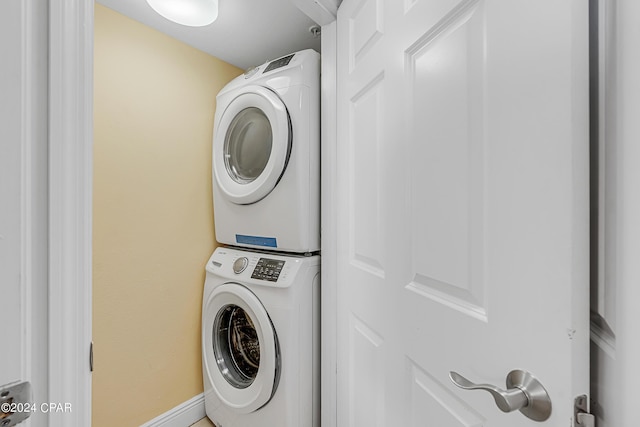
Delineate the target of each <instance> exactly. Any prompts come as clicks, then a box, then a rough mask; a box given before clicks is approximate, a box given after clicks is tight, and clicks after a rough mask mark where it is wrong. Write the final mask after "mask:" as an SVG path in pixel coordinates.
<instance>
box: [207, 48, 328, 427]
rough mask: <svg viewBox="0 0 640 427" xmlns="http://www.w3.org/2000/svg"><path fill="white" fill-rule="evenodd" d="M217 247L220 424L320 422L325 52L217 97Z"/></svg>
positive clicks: (214, 374) (214, 346)
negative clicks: (322, 75)
mask: <svg viewBox="0 0 640 427" xmlns="http://www.w3.org/2000/svg"><path fill="white" fill-rule="evenodd" d="M216 99H217V110H216V115H215V122H214V140H213V201H214V215H215V230H216V239H217V240H218V242H219V243H221V244H223V245H225V247H220V248H217V249H216V250H215V252H214V253H213V255H212V256H211V258H210V259H209V261H208V262H207V266H206V282H205V289H204V297H203V307H202V352H203V355H202V360H203V376H204V390H205V407H206V412H207V416H208V417H209V418H210V419H211V420H212V421H213V422H214V424H215V425H216V426H217V427H265V426H278V427H318V426H319V425H320V393H319V392H320V387H319V384H320V378H319V370H320V345H319V344H320V334H319V329H320V256H319V255H318V253H319V250H320V55H319V54H318V53H317V52H315V51H313V50H305V51H301V52H297V53H294V54H291V55H287V56H285V57H282V58H279V59H276V60H274V61H270V62H267V63H265V64H263V65H261V66H259V67H256V68H254V69H252V70H250V71H247V72H246V73H245V74H244V75H242V76H239V77H237V78H236V79H234V80H233V81H231V82H230V83H229V84H228V85H227V86H225V87H224V88H223V89H222V90H221V91H220V93H219V94H218V96H217V98H216Z"/></svg>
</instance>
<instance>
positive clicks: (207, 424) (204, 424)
mask: <svg viewBox="0 0 640 427" xmlns="http://www.w3.org/2000/svg"><path fill="white" fill-rule="evenodd" d="M191 427H215V426H214V425H213V423H212V422H211V421H209V418H207V417H204V418H203V419H201V420H200V421H198V422H197V423H195V424H193V425H192V426H191Z"/></svg>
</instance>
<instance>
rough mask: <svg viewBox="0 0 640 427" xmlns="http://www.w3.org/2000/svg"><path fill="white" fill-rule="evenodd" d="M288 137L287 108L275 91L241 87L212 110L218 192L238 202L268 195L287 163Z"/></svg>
mask: <svg viewBox="0 0 640 427" xmlns="http://www.w3.org/2000/svg"><path fill="white" fill-rule="evenodd" d="M291 138H292V128H291V120H290V118H289V113H288V111H287V108H286V106H285V105H284V103H283V102H282V100H281V99H280V98H279V97H278V95H277V94H276V93H275V92H273V91H271V90H269V89H267V88H264V87H260V86H248V87H246V88H244V89H243V91H242V92H240V93H239V94H238V95H237V96H236V97H235V98H233V99H232V100H231V101H230V102H229V104H228V105H227V106H226V108H225V109H224V111H223V112H222V113H221V114H220V115H219V116H218V115H216V126H215V134H214V138H213V172H214V177H215V183H216V184H217V187H218V188H219V191H220V193H221V195H222V196H223V197H225V198H227V199H228V200H230V201H231V202H233V203H236V204H240V205H247V204H251V203H255V202H258V201H260V200H261V199H263V198H264V197H265V196H267V195H268V194H269V193H270V192H271V191H272V190H273V189H274V188H275V186H276V185H277V184H278V182H279V180H280V178H281V177H282V174H284V171H285V169H286V167H287V164H288V162H289V155H290V153H291ZM216 191H217V190H216ZM214 194H215V193H214Z"/></svg>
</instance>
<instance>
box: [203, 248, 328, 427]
mask: <svg viewBox="0 0 640 427" xmlns="http://www.w3.org/2000/svg"><path fill="white" fill-rule="evenodd" d="M319 292H320V257H319V256H312V257H303V256H282V255H274V254H271V253H269V254H265V253H258V252H253V251H246V250H243V251H241V250H237V249H232V248H217V249H216V251H215V252H214V253H213V255H212V256H211V258H210V259H209V261H208V262H207V266H206V282H205V289H204V298H203V306H202V352H203V354H202V361H203V362H202V365H203V376H204V395H205V408H206V412H207V416H208V417H209V418H210V419H211V420H212V421H213V423H214V424H215V425H216V426H217V427H265V426H278V427H319V426H320V421H319V420H320V413H319V409H320V396H319V392H320V387H319V361H320V360H319V358H320V348H319V344H320V342H319V340H320V336H319V327H320V324H319V320H320V316H319V309H320V304H319Z"/></svg>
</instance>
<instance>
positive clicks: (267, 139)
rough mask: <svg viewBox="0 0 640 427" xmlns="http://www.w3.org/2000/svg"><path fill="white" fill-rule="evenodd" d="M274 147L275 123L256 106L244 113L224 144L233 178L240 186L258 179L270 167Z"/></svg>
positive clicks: (226, 163)
mask: <svg viewBox="0 0 640 427" xmlns="http://www.w3.org/2000/svg"><path fill="white" fill-rule="evenodd" d="M271 145H272V130H271V123H270V122H269V119H268V118H267V116H266V115H265V114H264V112H263V111H262V110H260V109H259V108H256V107H249V108H245V109H244V110H242V111H240V112H239V113H238V114H237V115H236V116H235V117H234V119H233V120H232V121H231V124H230V125H229V129H228V131H227V135H226V137H225V141H224V162H225V166H226V169H227V173H228V174H229V176H230V177H231V178H232V179H233V180H234V181H235V182H237V183H239V184H247V183H249V182H252V181H253V180H255V179H256V178H257V177H259V176H260V174H262V171H264V168H265V167H266V166H267V162H268V161H269V157H271Z"/></svg>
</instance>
